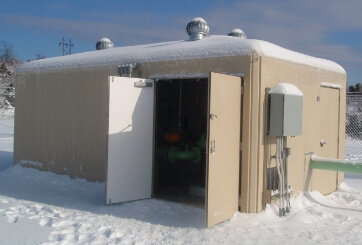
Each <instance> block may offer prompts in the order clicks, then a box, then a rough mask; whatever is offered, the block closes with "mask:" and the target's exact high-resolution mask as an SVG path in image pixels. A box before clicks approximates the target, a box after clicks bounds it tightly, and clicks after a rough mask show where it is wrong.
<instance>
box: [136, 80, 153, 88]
mask: <svg viewBox="0 0 362 245" xmlns="http://www.w3.org/2000/svg"><path fill="white" fill-rule="evenodd" d="M134 86H135V87H136V88H145V87H152V83H148V82H143V81H142V80H140V81H138V82H134Z"/></svg>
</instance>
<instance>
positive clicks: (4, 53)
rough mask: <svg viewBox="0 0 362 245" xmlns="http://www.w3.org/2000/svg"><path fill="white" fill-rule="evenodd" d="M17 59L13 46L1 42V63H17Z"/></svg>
mask: <svg viewBox="0 0 362 245" xmlns="http://www.w3.org/2000/svg"><path fill="white" fill-rule="evenodd" d="M16 58H17V55H16V53H15V51H14V48H13V46H12V45H11V44H10V43H8V42H6V41H1V42H0V61H1V62H4V63H10V62H13V61H15V60H16Z"/></svg>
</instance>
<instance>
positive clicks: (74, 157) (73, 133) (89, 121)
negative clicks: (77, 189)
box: [14, 67, 116, 181]
mask: <svg viewBox="0 0 362 245" xmlns="http://www.w3.org/2000/svg"><path fill="white" fill-rule="evenodd" d="M115 71H116V69H115V68H112V67H108V68H107V67H99V68H94V67H93V68H82V69H63V70H54V71H48V72H25V73H21V74H18V75H17V82H16V97H17V99H16V110H15V135H14V137H15V139H14V163H15V164H17V163H20V164H21V165H22V166H26V167H34V168H37V169H40V170H46V171H52V172H55V173H58V174H66V175H69V176H70V177H72V178H75V177H80V178H85V179H87V180H89V181H104V179H105V162H106V160H107V134H108V131H107V130H108V118H107V112H108V75H116V74H115Z"/></svg>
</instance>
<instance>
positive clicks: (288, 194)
mask: <svg viewBox="0 0 362 245" xmlns="http://www.w3.org/2000/svg"><path fill="white" fill-rule="evenodd" d="M289 155H290V148H287V147H285V148H284V160H285V187H286V190H287V192H286V198H287V207H286V210H285V211H286V212H287V213H289V212H290V209H292V208H291V206H290V192H289Z"/></svg>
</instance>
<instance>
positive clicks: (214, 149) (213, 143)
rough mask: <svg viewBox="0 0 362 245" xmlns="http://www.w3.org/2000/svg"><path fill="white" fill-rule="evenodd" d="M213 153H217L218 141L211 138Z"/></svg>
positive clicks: (211, 150)
mask: <svg viewBox="0 0 362 245" xmlns="http://www.w3.org/2000/svg"><path fill="white" fill-rule="evenodd" d="M210 152H211V154H213V155H214V154H215V152H216V141H215V140H211V149H210Z"/></svg>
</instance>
